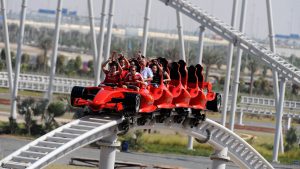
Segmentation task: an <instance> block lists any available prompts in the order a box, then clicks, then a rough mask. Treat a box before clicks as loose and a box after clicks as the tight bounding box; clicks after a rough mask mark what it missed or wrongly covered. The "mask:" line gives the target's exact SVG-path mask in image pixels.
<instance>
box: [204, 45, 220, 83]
mask: <svg viewBox="0 0 300 169" xmlns="http://www.w3.org/2000/svg"><path fill="white" fill-rule="evenodd" d="M222 58H223V57H222V56H221V54H220V52H219V51H218V50H216V49H211V48H205V49H204V51H203V64H204V65H205V67H206V70H205V80H206V81H207V80H208V76H209V71H210V68H211V66H212V65H214V64H216V65H218V64H219V63H220V62H222Z"/></svg>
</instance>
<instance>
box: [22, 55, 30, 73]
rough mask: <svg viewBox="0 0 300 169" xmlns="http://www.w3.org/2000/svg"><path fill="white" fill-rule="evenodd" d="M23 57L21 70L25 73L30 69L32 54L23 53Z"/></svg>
mask: <svg viewBox="0 0 300 169" xmlns="http://www.w3.org/2000/svg"><path fill="white" fill-rule="evenodd" d="M21 59H22V60H21V61H22V62H21V72H22V73H24V72H26V71H27V70H28V69H29V61H30V55H29V54H27V53H23V54H22V56H21Z"/></svg>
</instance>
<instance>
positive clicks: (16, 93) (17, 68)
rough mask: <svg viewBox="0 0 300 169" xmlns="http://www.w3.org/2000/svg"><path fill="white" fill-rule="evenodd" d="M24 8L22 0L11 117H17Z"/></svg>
mask: <svg viewBox="0 0 300 169" xmlns="http://www.w3.org/2000/svg"><path fill="white" fill-rule="evenodd" d="M26 8H27V0H23V1H22V9H21V16H20V28H19V37H18V38H19V39H18V47H17V56H16V64H15V77H14V88H13V94H12V104H11V109H10V111H11V112H10V113H11V115H12V117H13V119H15V118H16V117H17V96H18V84H19V74H20V67H21V61H22V46H23V40H24V29H25V19H26Z"/></svg>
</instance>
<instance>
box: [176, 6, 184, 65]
mask: <svg viewBox="0 0 300 169" xmlns="http://www.w3.org/2000/svg"><path fill="white" fill-rule="evenodd" d="M176 16H177V29H178V38H179V45H180V55H181V58H180V59H182V60H184V61H186V58H185V48H184V39H183V30H182V19H181V13H180V11H179V10H178V9H177V10H176Z"/></svg>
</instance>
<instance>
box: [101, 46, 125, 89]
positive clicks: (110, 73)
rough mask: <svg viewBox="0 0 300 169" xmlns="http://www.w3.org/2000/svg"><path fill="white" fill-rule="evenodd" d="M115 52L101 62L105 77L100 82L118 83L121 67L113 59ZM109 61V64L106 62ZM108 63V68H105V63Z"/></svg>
mask: <svg viewBox="0 0 300 169" xmlns="http://www.w3.org/2000/svg"><path fill="white" fill-rule="evenodd" d="M115 55H116V52H113V54H112V56H111V57H110V58H109V59H108V60H107V61H105V62H104V63H103V64H102V71H103V72H104V73H105V75H106V76H105V79H104V81H103V82H102V84H105V83H113V84H119V83H120V75H121V72H122V67H121V65H120V63H119V61H118V60H117V61H115V58H114V57H115ZM108 63H109V64H108ZM107 64H108V65H109V69H107V68H106V65H107Z"/></svg>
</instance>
